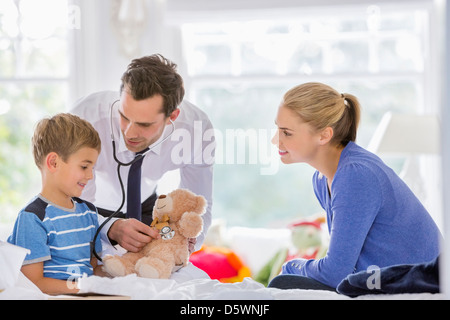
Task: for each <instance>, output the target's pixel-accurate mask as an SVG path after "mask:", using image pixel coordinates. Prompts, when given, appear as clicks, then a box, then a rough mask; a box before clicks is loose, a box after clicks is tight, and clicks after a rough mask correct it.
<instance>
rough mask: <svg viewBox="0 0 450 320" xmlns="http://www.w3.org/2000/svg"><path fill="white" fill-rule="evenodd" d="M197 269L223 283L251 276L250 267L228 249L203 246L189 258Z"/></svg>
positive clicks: (238, 280) (239, 280)
mask: <svg viewBox="0 0 450 320" xmlns="http://www.w3.org/2000/svg"><path fill="white" fill-rule="evenodd" d="M189 260H190V262H191V263H192V264H193V265H194V266H196V267H197V268H199V269H202V270H203V271H205V272H206V273H207V274H208V275H209V277H210V278H211V279H213V280H219V281H220V282H224V283H232V282H241V281H242V280H244V278H246V277H250V276H251V272H250V269H249V268H248V267H247V266H245V265H244V263H243V262H242V261H241V259H240V258H239V257H238V256H237V255H236V254H235V253H234V252H233V251H232V250H230V249H227V248H224V247H213V246H203V247H202V248H201V249H200V250H199V251H197V252H194V253H193V254H192V255H191V258H190V259H189Z"/></svg>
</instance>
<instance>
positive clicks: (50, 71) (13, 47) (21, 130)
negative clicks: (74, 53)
mask: <svg viewBox="0 0 450 320" xmlns="http://www.w3.org/2000/svg"><path fill="white" fill-rule="evenodd" d="M68 9H69V6H68V2H67V1H64V0H39V1H36V0H2V1H1V2H0V208H2V212H1V214H0V223H10V222H12V221H14V219H15V217H16V216H17V213H18V211H19V210H20V208H21V207H23V206H24V205H25V202H26V201H29V200H30V199H31V197H32V196H34V195H36V194H37V193H38V192H40V185H41V183H40V176H39V171H38V170H37V168H36V166H35V164H34V161H33V156H32V152H31V147H30V140H31V135H32V133H33V130H34V125H35V124H36V122H37V121H38V120H39V119H41V118H42V117H44V116H47V115H51V114H54V113H57V112H64V111H65V110H66V100H67V94H68V82H69V61H68V56H69V52H68V30H69V29H70V28H69V27H70V26H69V25H68V24H69V22H70V19H69V10H68Z"/></svg>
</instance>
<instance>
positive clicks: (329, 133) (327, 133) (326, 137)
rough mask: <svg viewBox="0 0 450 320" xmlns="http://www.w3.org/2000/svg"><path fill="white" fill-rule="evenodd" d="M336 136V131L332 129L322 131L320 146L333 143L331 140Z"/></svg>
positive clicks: (327, 128)
mask: <svg viewBox="0 0 450 320" xmlns="http://www.w3.org/2000/svg"><path fill="white" fill-rule="evenodd" d="M333 135H334V131H333V128H331V127H326V128H325V129H323V130H322V132H321V133H320V136H319V144H320V145H322V146H323V145H325V144H327V143H328V142H330V141H331V139H332V138H333Z"/></svg>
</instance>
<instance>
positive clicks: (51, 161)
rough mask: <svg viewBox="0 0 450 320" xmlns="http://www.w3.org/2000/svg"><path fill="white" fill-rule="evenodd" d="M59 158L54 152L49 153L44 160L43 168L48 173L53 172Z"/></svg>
mask: <svg viewBox="0 0 450 320" xmlns="http://www.w3.org/2000/svg"><path fill="white" fill-rule="evenodd" d="M59 161H60V157H59V156H58V154H57V153H56V152H50V153H49V154H48V155H47V157H46V158H45V166H46V167H47V169H48V170H49V171H50V172H55V171H56V169H57V168H58V165H59Z"/></svg>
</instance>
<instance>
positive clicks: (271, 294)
mask: <svg viewBox="0 0 450 320" xmlns="http://www.w3.org/2000/svg"><path fill="white" fill-rule="evenodd" d="M228 237H229V239H228V241H229V243H230V245H231V247H234V248H236V249H237V250H236V251H238V253H239V254H240V255H241V256H242V257H244V258H245V262H246V263H247V264H248V265H249V266H250V267H251V268H252V269H253V270H256V269H257V268H258V266H259V265H260V264H261V263H264V262H265V260H264V256H261V250H255V249H254V246H255V245H257V246H258V247H259V248H261V247H264V248H265V250H264V252H265V254H266V255H267V254H270V253H271V252H274V251H276V250H277V248H278V247H279V246H280V245H283V244H285V242H286V241H288V238H289V235H288V232H285V231H283V230H269V229H246V228H234V229H232V230H229V232H228ZM23 250H24V249H22V248H18V247H15V248H13V247H11V245H8V244H6V243H5V242H1V241H0V266H1V270H0V271H1V272H0V291H1V292H0V300H2V299H41V300H47V299H75V298H77V299H79V298H83V299H84V298H88V299H93V298H94V299H97V298H101V299H105V298H106V299H115V298H123V299H132V300H154V299H156V300H261V301H262V300H322V299H323V300H355V299H357V300H367V299H389V300H392V299H393V300H398V299H401V300H410V299H413V300H442V299H445V298H446V296H445V295H444V294H428V293H422V294H400V295H366V296H360V297H358V298H349V297H347V296H344V295H340V294H338V293H335V292H331V291H320V290H279V289H274V288H266V287H265V286H264V285H262V284H260V283H258V282H256V281H254V280H253V279H252V278H250V277H248V278H245V279H244V280H243V281H241V282H237V283H221V282H219V281H218V280H211V279H209V277H208V275H207V274H206V273H205V272H203V271H202V270H200V269H198V268H196V267H194V266H193V265H192V264H190V265H188V266H187V267H185V268H183V269H181V270H180V271H178V272H176V273H174V274H173V275H172V277H171V279H167V280H154V279H146V278H141V277H137V276H136V275H128V276H126V277H118V278H102V277H97V276H93V277H84V278H82V279H81V280H80V287H81V293H84V294H86V293H89V294H88V295H87V297H86V295H83V296H57V297H54V296H48V295H45V294H43V293H42V292H41V291H40V290H39V289H38V288H37V287H36V286H35V285H34V284H33V283H32V282H30V281H29V280H28V279H27V278H26V277H25V276H24V275H23V274H22V273H21V272H20V266H21V263H22V261H23V258H24V257H25V252H24V251H23ZM102 295H108V296H102Z"/></svg>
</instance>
